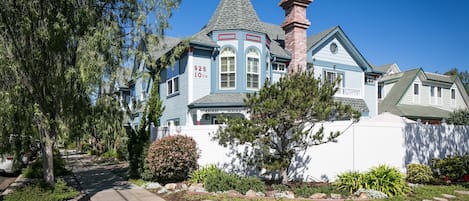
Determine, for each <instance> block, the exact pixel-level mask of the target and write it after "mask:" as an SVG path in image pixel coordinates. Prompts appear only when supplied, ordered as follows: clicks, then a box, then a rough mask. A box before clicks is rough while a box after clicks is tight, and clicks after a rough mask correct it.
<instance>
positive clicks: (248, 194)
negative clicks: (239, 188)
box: [245, 190, 257, 198]
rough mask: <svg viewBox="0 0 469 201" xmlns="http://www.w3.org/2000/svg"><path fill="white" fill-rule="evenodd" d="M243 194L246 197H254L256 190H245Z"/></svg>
mask: <svg viewBox="0 0 469 201" xmlns="http://www.w3.org/2000/svg"><path fill="white" fill-rule="evenodd" d="M245 195H246V197H250V198H255V197H257V192H256V191H253V190H249V191H248V192H246V194H245Z"/></svg>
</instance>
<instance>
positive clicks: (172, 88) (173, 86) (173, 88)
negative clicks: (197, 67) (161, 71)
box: [166, 62, 179, 96]
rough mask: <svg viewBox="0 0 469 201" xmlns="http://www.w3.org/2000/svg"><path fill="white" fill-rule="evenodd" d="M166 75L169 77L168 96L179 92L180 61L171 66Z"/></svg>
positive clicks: (167, 82)
mask: <svg viewBox="0 0 469 201" xmlns="http://www.w3.org/2000/svg"><path fill="white" fill-rule="evenodd" d="M166 75H167V77H168V80H167V81H166V84H167V85H166V86H167V88H168V96H171V95H175V94H177V93H179V62H176V64H175V65H174V67H169V68H168V69H167V74H166Z"/></svg>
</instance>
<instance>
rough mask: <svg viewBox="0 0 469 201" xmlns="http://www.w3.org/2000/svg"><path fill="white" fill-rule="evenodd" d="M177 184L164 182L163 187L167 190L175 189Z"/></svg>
mask: <svg viewBox="0 0 469 201" xmlns="http://www.w3.org/2000/svg"><path fill="white" fill-rule="evenodd" d="M177 186H178V185H177V184H175V183H169V184H166V185H164V187H165V188H166V189H167V190H168V191H175V190H176V189H177Z"/></svg>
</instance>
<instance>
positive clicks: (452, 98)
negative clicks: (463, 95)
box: [450, 88, 457, 106]
mask: <svg viewBox="0 0 469 201" xmlns="http://www.w3.org/2000/svg"><path fill="white" fill-rule="evenodd" d="M453 94H454V96H453ZM456 96H457V91H456V89H455V88H451V89H450V100H451V105H452V106H455V105H456Z"/></svg>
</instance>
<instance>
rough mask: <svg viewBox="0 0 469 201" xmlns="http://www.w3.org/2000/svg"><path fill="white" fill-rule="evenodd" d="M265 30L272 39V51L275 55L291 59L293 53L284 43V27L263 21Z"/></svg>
mask: <svg viewBox="0 0 469 201" xmlns="http://www.w3.org/2000/svg"><path fill="white" fill-rule="evenodd" d="M261 24H262V26H263V27H264V30H265V31H266V34H267V36H269V38H270V39H271V42H270V52H271V53H272V54H273V55H275V56H279V57H282V58H285V59H291V54H290V52H288V51H287V50H285V48H283V47H282V45H283V44H284V43H285V31H283V29H282V27H280V26H279V25H275V24H270V23H265V22H261Z"/></svg>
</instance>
